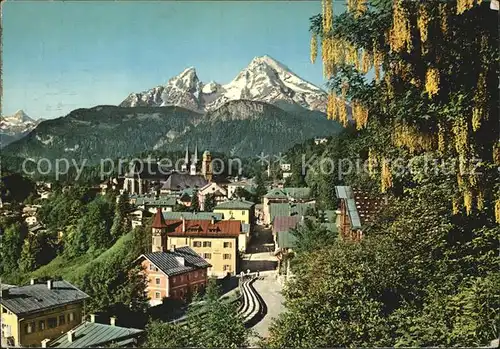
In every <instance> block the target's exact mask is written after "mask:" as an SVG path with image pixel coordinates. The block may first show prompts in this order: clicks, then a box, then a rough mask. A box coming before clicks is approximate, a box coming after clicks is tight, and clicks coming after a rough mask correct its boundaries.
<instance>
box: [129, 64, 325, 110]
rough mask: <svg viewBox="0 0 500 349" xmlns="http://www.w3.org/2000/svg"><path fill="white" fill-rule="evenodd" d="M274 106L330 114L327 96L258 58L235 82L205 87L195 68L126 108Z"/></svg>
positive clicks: (141, 95)
mask: <svg viewBox="0 0 500 349" xmlns="http://www.w3.org/2000/svg"><path fill="white" fill-rule="evenodd" d="M242 99H243V100H250V101H256V102H265V103H269V104H274V105H280V106H282V105H284V104H289V105H290V106H292V107H293V106H294V107H298V108H304V109H306V110H311V111H320V112H325V111H326V99H327V94H326V92H325V91H323V90H321V89H320V88H319V87H317V86H315V85H313V84H311V83H310V82H307V81H305V80H304V79H302V78H300V77H299V76H297V75H296V74H295V73H293V72H292V71H291V70H290V69H288V67H286V66H285V65H283V64H281V63H280V62H278V61H276V60H275V59H273V58H271V57H269V56H262V57H255V58H254V59H253V60H252V61H251V62H250V64H249V65H248V66H247V67H246V68H245V69H243V70H242V71H241V72H240V73H239V74H238V75H237V76H236V77H235V78H234V79H233V80H232V81H231V82H229V83H228V84H225V85H221V84H219V83H216V82H213V81H212V82H209V83H207V84H204V83H203V82H201V81H200V80H199V79H198V76H197V74H196V70H195V68H193V67H191V68H188V69H186V70H184V71H183V72H182V73H180V74H179V75H178V76H176V77H173V78H172V79H170V80H169V81H168V82H167V83H166V84H165V85H163V86H157V87H155V88H152V89H150V90H147V91H143V92H140V93H132V94H130V95H129V96H128V97H127V98H126V99H125V100H124V101H123V102H122V103H121V104H120V106H122V107H135V106H152V107H161V106H170V105H175V106H179V107H183V108H187V109H190V110H193V111H196V112H202V113H203V112H209V111H213V110H215V109H217V108H219V107H220V106H222V105H223V104H224V103H226V102H228V101H233V100H242Z"/></svg>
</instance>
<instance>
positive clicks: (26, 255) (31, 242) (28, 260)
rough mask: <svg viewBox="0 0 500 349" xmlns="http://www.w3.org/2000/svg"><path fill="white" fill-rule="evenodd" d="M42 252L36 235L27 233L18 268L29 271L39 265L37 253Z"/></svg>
mask: <svg viewBox="0 0 500 349" xmlns="http://www.w3.org/2000/svg"><path fill="white" fill-rule="evenodd" d="M41 252H42V245H41V243H40V239H39V238H37V236H36V235H33V234H29V235H28V236H27V237H26V239H24V243H23V248H22V251H21V258H20V260H19V269H20V271H21V272H23V273H28V272H31V271H33V270H35V269H37V268H38V267H39V263H38V260H39V255H40V253H41Z"/></svg>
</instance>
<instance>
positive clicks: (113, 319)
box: [109, 316, 116, 326]
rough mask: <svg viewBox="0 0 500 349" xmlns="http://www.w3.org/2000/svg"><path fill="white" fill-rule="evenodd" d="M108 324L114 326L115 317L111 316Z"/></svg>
mask: <svg viewBox="0 0 500 349" xmlns="http://www.w3.org/2000/svg"><path fill="white" fill-rule="evenodd" d="M109 324H110V325H111V326H116V317H115V316H112V317H110V318H109Z"/></svg>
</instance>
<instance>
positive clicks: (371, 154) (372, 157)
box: [368, 148, 377, 177]
mask: <svg viewBox="0 0 500 349" xmlns="http://www.w3.org/2000/svg"><path fill="white" fill-rule="evenodd" d="M376 165H377V155H376V154H375V151H374V150H373V149H372V148H369V149H368V174H369V175H370V176H372V177H373V175H374V174H375V169H374V168H375V166H376Z"/></svg>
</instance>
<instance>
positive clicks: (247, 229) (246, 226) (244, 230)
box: [241, 223, 250, 233]
mask: <svg viewBox="0 0 500 349" xmlns="http://www.w3.org/2000/svg"><path fill="white" fill-rule="evenodd" d="M241 232H242V233H249V232H250V224H246V223H241Z"/></svg>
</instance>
